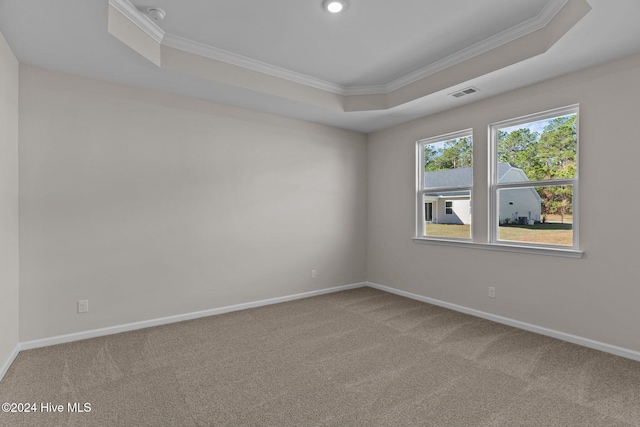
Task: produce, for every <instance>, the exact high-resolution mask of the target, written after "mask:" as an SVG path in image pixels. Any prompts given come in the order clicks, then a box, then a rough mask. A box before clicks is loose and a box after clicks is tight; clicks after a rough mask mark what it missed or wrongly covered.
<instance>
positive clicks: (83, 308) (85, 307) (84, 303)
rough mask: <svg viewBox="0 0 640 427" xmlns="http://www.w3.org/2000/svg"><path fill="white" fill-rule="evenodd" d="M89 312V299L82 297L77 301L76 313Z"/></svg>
mask: <svg viewBox="0 0 640 427" xmlns="http://www.w3.org/2000/svg"><path fill="white" fill-rule="evenodd" d="M88 312H89V300H88V299H83V300H80V301H78V313H88Z"/></svg>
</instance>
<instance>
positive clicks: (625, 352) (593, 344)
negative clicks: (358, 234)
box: [367, 282, 640, 362]
mask: <svg viewBox="0 0 640 427" xmlns="http://www.w3.org/2000/svg"><path fill="white" fill-rule="evenodd" d="M367 286H369V287H371V288H374V289H379V290H381V291H385V292H389V293H392V294H396V295H400V296H403V297H407V298H411V299H414V300H417V301H422V302H426V303H429V304H433V305H437V306H440V307H444V308H448V309H451V310H454V311H459V312H461V313H465V314H470V315H472V316H476V317H481V318H483V319H487V320H491V321H493V322H497V323H502V324H504V325H508V326H513V327H514V328H518V329H524V330H525V331H529V332H534V333H536V334H540V335H546V336H548V337H552V338H557V339H559V340H562V341H567V342H570V343H573V344H578V345H581V346H583V347H589V348H593V349H595V350H600V351H604V352H605V353H611V354H615V355H616V356H621V357H626V358H627V359H632V360H636V361H638V362H640V352H637V351H634V350H629V349H626V348H622V347H618V346H615V345H611V344H606V343H603V342H600V341H594V340H591V339H589V338H584V337H579V336H576V335H572V334H568V333H565V332H560V331H556V330H553V329H548V328H544V327H542V326H536V325H532V324H530V323H525V322H521V321H519V320H514V319H509V318H507V317H502V316H498V315H495V314H491V313H486V312H484V311H480V310H475V309H473V308H468V307H464V306H462V305H457V304H451V303H448V302H445V301H440V300H437V299H433V298H428V297H425V296H422V295H418V294H414V293H411V292H406V291H401V290H399V289H395V288H390V287H389V286H384V285H379V284H377V283H372V282H367Z"/></svg>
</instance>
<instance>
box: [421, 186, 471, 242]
mask: <svg viewBox="0 0 640 427" xmlns="http://www.w3.org/2000/svg"><path fill="white" fill-rule="evenodd" d="M423 199H424V212H425V236H428V237H444V238H452V239H470V238H471V191H448V192H441V193H427V194H425V195H424V196H423Z"/></svg>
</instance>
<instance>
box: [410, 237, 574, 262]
mask: <svg viewBox="0 0 640 427" xmlns="http://www.w3.org/2000/svg"><path fill="white" fill-rule="evenodd" d="M411 240H413V243H423V244H428V245H443V246H455V247H459V248H471V249H486V250H490V251H502V252H516V253H525V254H534V255H548V256H559V257H566V258H582V255H583V254H584V252H583V251H580V250H576V249H564V248H549V247H541V246H523V245H517V244H511V243H478V242H472V241H469V240H450V239H435V238H426V237H413V238H412V239H411Z"/></svg>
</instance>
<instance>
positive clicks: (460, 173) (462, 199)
mask: <svg viewBox="0 0 640 427" xmlns="http://www.w3.org/2000/svg"><path fill="white" fill-rule="evenodd" d="M472 179H473V169H472V168H457V169H447V170H441V171H436V172H425V174H424V180H425V188H428V187H432V188H435V187H469V186H471V184H472ZM524 181H529V178H528V177H527V175H526V174H525V173H524V171H523V170H522V169H520V168H517V167H514V166H511V165H510V164H509V163H500V164H499V165H498V182H524ZM498 196H499V197H498V199H499V200H498V205H499V210H500V215H499V216H500V223H504V222H505V221H506V220H507V219H508V220H509V221H510V222H521V223H530V222H531V221H540V218H541V206H542V199H541V198H540V196H539V195H538V193H537V191H536V190H535V189H534V188H532V187H529V188H516V189H508V190H501V191H500V192H499V194H498ZM424 204H425V206H424V208H425V209H424V212H425V221H427V222H431V223H434V224H470V223H471V197H470V194H469V191H446V192H438V193H428V192H427V194H425V196H424Z"/></svg>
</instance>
